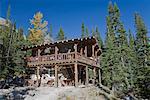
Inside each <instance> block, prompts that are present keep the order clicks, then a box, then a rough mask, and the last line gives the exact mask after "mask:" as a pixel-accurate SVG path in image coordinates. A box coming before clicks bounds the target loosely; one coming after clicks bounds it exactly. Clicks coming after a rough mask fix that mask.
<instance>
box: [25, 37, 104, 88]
mask: <svg viewBox="0 0 150 100" xmlns="http://www.w3.org/2000/svg"><path fill="white" fill-rule="evenodd" d="M23 50H24V51H25V52H27V51H30V52H32V53H31V55H26V57H25V60H26V64H27V66H28V67H29V68H30V69H33V70H34V71H35V73H36V75H37V76H38V75H39V74H40V73H42V74H43V73H44V72H45V73H48V74H49V75H50V76H54V85H55V86H56V87H58V85H59V79H60V75H63V76H64V77H65V78H64V80H63V81H64V83H65V84H66V85H72V86H76V87H77V86H79V85H81V84H83V85H88V84H89V82H90V83H92V82H93V81H92V80H94V82H93V84H95V83H96V82H97V83H98V82H101V72H100V70H101V68H100V60H99V56H100V55H101V49H100V48H99V46H98V41H97V39H96V38H95V37H87V38H83V39H82V38H79V39H71V40H63V41H56V42H54V43H48V44H42V45H34V46H28V47H23ZM41 71H43V72H41ZM90 74H92V75H91V76H92V77H91V76H90ZM39 76H40V75H39ZM91 81H92V82H91Z"/></svg>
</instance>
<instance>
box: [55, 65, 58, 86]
mask: <svg viewBox="0 0 150 100" xmlns="http://www.w3.org/2000/svg"><path fill="white" fill-rule="evenodd" d="M55 87H58V66H57V65H55Z"/></svg>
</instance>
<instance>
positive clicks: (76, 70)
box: [74, 63, 78, 87]
mask: <svg viewBox="0 0 150 100" xmlns="http://www.w3.org/2000/svg"><path fill="white" fill-rule="evenodd" d="M74 69H75V72H74V73H75V87H77V86H78V66H77V63H75V64H74Z"/></svg>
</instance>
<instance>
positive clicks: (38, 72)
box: [36, 66, 40, 86]
mask: <svg viewBox="0 0 150 100" xmlns="http://www.w3.org/2000/svg"><path fill="white" fill-rule="evenodd" d="M39 75H40V68H39V66H37V68H36V77H37V86H39Z"/></svg>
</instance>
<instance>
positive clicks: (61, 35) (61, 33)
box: [57, 27, 65, 40]
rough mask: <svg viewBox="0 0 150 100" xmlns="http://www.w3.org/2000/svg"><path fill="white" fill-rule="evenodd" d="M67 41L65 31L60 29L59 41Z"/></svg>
mask: <svg viewBox="0 0 150 100" xmlns="http://www.w3.org/2000/svg"><path fill="white" fill-rule="evenodd" d="M64 39H65V34H64V31H63V29H62V28H61V27H60V29H59V32H58V35H57V40H64Z"/></svg>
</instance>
